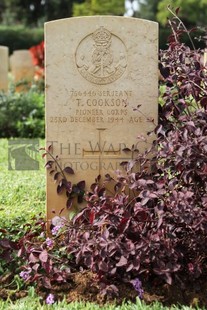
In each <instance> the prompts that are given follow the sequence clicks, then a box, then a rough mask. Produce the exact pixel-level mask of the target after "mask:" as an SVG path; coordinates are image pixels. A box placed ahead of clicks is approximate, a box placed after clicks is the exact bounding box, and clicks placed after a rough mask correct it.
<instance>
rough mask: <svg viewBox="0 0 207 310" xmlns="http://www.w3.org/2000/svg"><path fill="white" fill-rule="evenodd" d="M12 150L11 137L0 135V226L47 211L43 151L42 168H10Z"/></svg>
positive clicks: (24, 221) (12, 224)
mask: <svg viewBox="0 0 207 310" xmlns="http://www.w3.org/2000/svg"><path fill="white" fill-rule="evenodd" d="M39 144H40V146H44V141H43V140H39ZM8 151H9V148H8V140H7V139H0V227H1V228H6V229H7V228H9V229H11V228H12V229H14V228H15V227H19V226H20V225H21V224H25V223H27V222H28V221H29V220H30V219H31V218H32V217H33V216H35V215H38V214H39V213H40V212H42V213H43V214H45V168H44V159H42V157H41V151H40V152H38V153H37V160H38V161H39V170H20V171H18V170H9V169H8V167H9V164H8ZM12 163H13V162H12ZM12 168H15V167H14V165H12Z"/></svg>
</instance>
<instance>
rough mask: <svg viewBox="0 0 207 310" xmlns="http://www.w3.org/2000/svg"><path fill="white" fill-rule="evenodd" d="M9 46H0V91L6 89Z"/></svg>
mask: <svg viewBox="0 0 207 310" xmlns="http://www.w3.org/2000/svg"><path fill="white" fill-rule="evenodd" d="M8 67H9V48H8V47H7V46H0V91H7V90H8V70H9V68H8Z"/></svg>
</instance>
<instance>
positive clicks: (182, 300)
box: [0, 271, 207, 308]
mask: <svg viewBox="0 0 207 310" xmlns="http://www.w3.org/2000/svg"><path fill="white" fill-rule="evenodd" d="M11 279H12V275H11V274H9V275H7V276H4V277H0V285H1V286H4V287H3V288H0V298H2V299H7V298H8V296H9V297H10V299H12V300H15V299H19V298H22V297H25V296H26V295H27V291H26V290H21V291H18V292H16V291H15V289H14V288H13V289H11V288H10V287H9V286H8V285H7V284H8V283H9V282H10V280H11ZM10 283H11V282H10ZM114 284H115V285H116V286H117V287H118V290H119V296H112V295H110V294H105V295H103V294H101V293H100V287H99V285H98V283H97V281H96V277H95V276H94V274H92V273H91V272H89V271H83V272H76V273H74V274H71V280H70V283H67V284H61V285H60V286H53V289H52V290H51V291H50V293H53V294H54V295H55V296H56V298H57V299H60V300H61V299H62V298H63V296H65V297H66V300H67V302H68V303H70V302H72V301H77V300H79V301H89V302H95V303H98V304H100V305H102V304H105V303H106V302H110V303H112V302H116V304H121V303H122V302H123V300H130V301H132V302H133V301H135V299H136V297H137V292H136V291H135V290H134V288H133V286H132V285H131V284H130V283H114ZM143 289H144V295H143V301H145V303H147V304H149V303H152V302H155V301H159V302H161V303H162V304H163V305H166V306H171V305H173V304H177V305H178V304H179V305H188V306H193V307H196V306H199V307H206V308H207V298H206V297H207V281H205V280H203V281H201V280H200V281H197V282H196V283H193V284H191V285H189V286H188V287H185V288H184V286H183V285H180V284H178V283H176V285H175V284H174V285H168V284H164V283H161V282H160V281H159V280H157V279H154V280H152V281H151V282H149V283H145V284H144V285H143ZM37 294H38V295H40V296H42V297H43V298H44V299H45V298H46V296H47V295H48V292H46V291H45V290H43V289H41V288H38V289H37Z"/></svg>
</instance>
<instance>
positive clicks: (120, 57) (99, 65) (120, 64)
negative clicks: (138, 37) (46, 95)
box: [75, 26, 127, 85]
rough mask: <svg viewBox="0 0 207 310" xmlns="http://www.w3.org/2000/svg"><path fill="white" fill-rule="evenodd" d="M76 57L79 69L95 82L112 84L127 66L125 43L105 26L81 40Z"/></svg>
mask: <svg viewBox="0 0 207 310" xmlns="http://www.w3.org/2000/svg"><path fill="white" fill-rule="evenodd" d="M86 51H87V53H86ZM75 57H76V65H77V68H78V71H79V72H80V74H81V75H82V76H83V77H84V78H85V79H86V80H88V81H89V82H91V83H93V84H100V85H104V84H110V83H112V82H114V81H116V80H117V79H119V78H120V77H121V76H122V75H123V73H124V72H125V70H126V67H127V53H126V47H125V45H124V43H123V42H122V40H121V39H120V38H119V37H117V36H116V35H114V34H112V33H111V32H110V31H108V30H107V29H106V28H104V27H103V26H101V27H100V28H99V29H97V30H96V31H95V32H94V33H91V34H89V35H88V36H86V37H85V38H84V39H83V40H82V41H81V42H80V44H79V45H78V47H77V50H76V55H75Z"/></svg>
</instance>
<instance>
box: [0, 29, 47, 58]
mask: <svg viewBox="0 0 207 310" xmlns="http://www.w3.org/2000/svg"><path fill="white" fill-rule="evenodd" d="M43 39H44V30H43V28H33V29H28V28H24V27H23V26H11V27H8V26H7V27H6V26H1V27H0V45H5V46H8V47H9V53H10V54H12V52H13V51H14V50H19V49H29V48H30V47H31V46H33V45H37V44H38V43H40V42H41V41H43Z"/></svg>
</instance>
